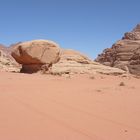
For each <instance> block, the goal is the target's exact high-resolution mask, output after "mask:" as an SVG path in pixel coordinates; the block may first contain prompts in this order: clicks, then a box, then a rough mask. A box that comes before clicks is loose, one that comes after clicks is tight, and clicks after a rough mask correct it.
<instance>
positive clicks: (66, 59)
mask: <svg viewBox="0 0 140 140" xmlns="http://www.w3.org/2000/svg"><path fill="white" fill-rule="evenodd" d="M12 56H13V57H14V58H15V60H16V61H17V62H18V63H20V64H22V69H21V72H25V73H34V72H38V71H41V72H43V73H51V74H53V75H62V74H81V73H82V74H90V73H97V72H98V73H104V74H116V75H117V74H122V73H124V71H123V70H120V69H117V68H111V67H107V66H104V65H101V64H99V63H97V62H94V61H92V60H90V59H89V58H88V57H86V56H84V55H82V54H80V53H79V52H76V51H74V50H64V49H61V48H59V46H58V45H57V44H55V43H54V42H51V41H46V40H34V41H29V42H25V43H19V44H17V45H15V47H14V50H13V51H12Z"/></svg>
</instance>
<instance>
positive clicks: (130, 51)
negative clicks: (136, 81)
mask: <svg viewBox="0 0 140 140" xmlns="http://www.w3.org/2000/svg"><path fill="white" fill-rule="evenodd" d="M96 61H97V62H99V63H101V64H104V65H107V66H111V67H117V68H121V69H123V70H125V71H128V72H130V73H132V74H135V75H140V24H138V25H137V26H136V27H135V28H134V29H133V30H132V31H131V32H127V33H125V34H124V37H123V38H122V39H121V40H119V41H117V42H116V43H115V44H113V45H112V47H111V48H107V49H105V50H104V51H103V53H101V54H99V55H98V57H97V59H96Z"/></svg>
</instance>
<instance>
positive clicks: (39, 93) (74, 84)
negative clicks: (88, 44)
mask: <svg viewBox="0 0 140 140" xmlns="http://www.w3.org/2000/svg"><path fill="white" fill-rule="evenodd" d="M94 77H95V78H91V76H87V75H83V76H76V77H72V78H64V77H58V76H47V75H39V74H32V75H28V74H16V73H4V72H1V73H0V140H140V79H135V78H125V77H124V78H121V77H118V76H104V75H95V76H94ZM120 82H124V83H125V86H119V84H120Z"/></svg>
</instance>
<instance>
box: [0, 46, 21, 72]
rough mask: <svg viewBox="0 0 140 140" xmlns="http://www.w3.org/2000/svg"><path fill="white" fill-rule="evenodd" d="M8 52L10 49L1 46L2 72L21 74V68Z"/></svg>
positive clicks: (0, 60) (0, 65)
mask: <svg viewBox="0 0 140 140" xmlns="http://www.w3.org/2000/svg"><path fill="white" fill-rule="evenodd" d="M7 52H8V48H6V47H4V46H0V71H6V72H19V70H20V66H19V65H18V64H17V63H16V62H15V61H14V59H12V57H11V56H10V55H9V54H8V53H7Z"/></svg>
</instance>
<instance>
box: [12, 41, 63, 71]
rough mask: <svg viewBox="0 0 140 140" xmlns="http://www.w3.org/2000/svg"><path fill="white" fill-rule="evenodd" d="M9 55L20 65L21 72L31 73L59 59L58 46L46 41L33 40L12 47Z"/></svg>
mask: <svg viewBox="0 0 140 140" xmlns="http://www.w3.org/2000/svg"><path fill="white" fill-rule="evenodd" d="M11 55H12V56H13V57H14V58H15V60H16V61H17V62H18V63H20V64H22V69H21V72H27V73H33V72H37V71H39V70H41V67H42V66H43V65H50V64H54V63H56V62H58V61H59V59H60V48H59V46H58V45H57V44H56V43H54V42H52V41H47V40H33V41H29V42H24V43H19V44H17V45H15V46H14V49H13V51H12V53H11Z"/></svg>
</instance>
